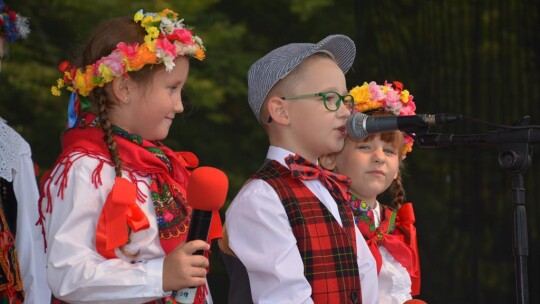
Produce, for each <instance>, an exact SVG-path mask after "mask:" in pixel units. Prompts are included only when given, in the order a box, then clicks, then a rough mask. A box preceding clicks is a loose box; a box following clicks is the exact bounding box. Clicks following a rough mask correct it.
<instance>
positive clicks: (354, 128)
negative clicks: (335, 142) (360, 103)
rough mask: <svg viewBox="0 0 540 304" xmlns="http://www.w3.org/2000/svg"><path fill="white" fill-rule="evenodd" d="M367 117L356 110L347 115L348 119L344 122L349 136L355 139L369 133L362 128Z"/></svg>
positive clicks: (366, 135) (362, 137)
mask: <svg viewBox="0 0 540 304" xmlns="http://www.w3.org/2000/svg"><path fill="white" fill-rule="evenodd" d="M368 117H369V116H368V115H366V114H364V113H361V112H357V113H354V114H353V115H351V116H350V117H349V120H347V124H346V127H347V134H349V136H350V137H352V138H355V139H364V138H366V137H368V135H369V133H368V132H367V130H366V129H365V128H364V121H365V120H366V119H367V118H368Z"/></svg>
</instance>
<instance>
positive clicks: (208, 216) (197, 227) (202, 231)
mask: <svg viewBox="0 0 540 304" xmlns="http://www.w3.org/2000/svg"><path fill="white" fill-rule="evenodd" d="M211 222H212V211H204V210H198V209H193V211H192V213H191V223H190V224H189V230H188V235H187V241H188V242H189V241H193V240H203V241H205V242H206V239H207V238H208V231H209V230H210V223H211ZM203 252H204V251H203V250H197V251H196V252H195V253H194V254H198V255H202V254H203Z"/></svg>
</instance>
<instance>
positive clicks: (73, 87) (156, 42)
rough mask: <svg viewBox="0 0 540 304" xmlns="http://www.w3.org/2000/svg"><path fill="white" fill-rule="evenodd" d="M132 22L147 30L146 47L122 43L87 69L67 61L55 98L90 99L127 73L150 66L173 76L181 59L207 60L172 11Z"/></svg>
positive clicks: (54, 89) (140, 15)
mask: <svg viewBox="0 0 540 304" xmlns="http://www.w3.org/2000/svg"><path fill="white" fill-rule="evenodd" d="M133 20H134V21H135V22H136V23H139V22H140V24H141V26H142V27H143V28H144V29H145V30H146V36H145V37H144V43H143V44H141V45H139V44H138V43H134V44H126V43H124V42H120V43H118V44H117V45H116V49H115V50H113V51H112V53H111V54H109V55H107V56H105V57H102V58H101V59H99V60H98V61H96V62H95V63H93V64H91V65H87V66H86V67H84V68H77V67H71V66H70V64H69V62H68V61H63V62H61V63H60V65H59V66H58V68H59V70H60V71H61V72H63V74H64V75H63V78H60V79H58V80H57V85H56V86H53V87H52V88H51V92H52V94H53V95H54V96H60V95H61V90H62V89H66V90H68V91H70V92H73V93H77V94H79V95H81V96H85V97H86V96H88V95H89V94H90V92H91V91H92V90H93V89H95V88H96V87H102V86H103V85H105V84H106V83H109V82H111V81H112V80H113V79H114V78H117V77H121V76H123V75H125V74H126V73H127V72H132V71H138V70H140V69H142V68H143V66H145V65H147V64H160V63H163V64H165V69H166V70H167V72H170V71H171V70H172V69H173V68H174V66H175V64H174V59H176V58H177V57H178V56H189V57H194V58H196V59H198V60H201V61H202V60H204V58H205V50H206V49H205V47H204V45H203V42H202V40H201V38H199V37H198V36H195V35H193V34H192V32H191V30H190V28H189V27H187V26H186V25H185V24H184V19H178V14H177V13H175V12H174V11H172V10H170V9H165V10H163V11H162V12H159V13H149V12H147V13H144V12H143V11H142V10H139V11H138V12H137V13H135V16H134V17H133Z"/></svg>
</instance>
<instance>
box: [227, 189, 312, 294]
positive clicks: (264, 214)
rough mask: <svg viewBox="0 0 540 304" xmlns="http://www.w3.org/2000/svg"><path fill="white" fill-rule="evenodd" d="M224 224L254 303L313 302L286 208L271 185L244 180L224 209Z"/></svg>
mask: <svg viewBox="0 0 540 304" xmlns="http://www.w3.org/2000/svg"><path fill="white" fill-rule="evenodd" d="M226 225H227V232H228V235H229V246H230V248H231V249H232V250H233V251H234V253H235V254H236V255H237V256H238V258H239V259H240V261H242V263H243V264H244V266H246V269H247V272H248V276H249V281H250V285H251V294H252V299H253V301H254V302H255V303H260V304H268V303H272V304H274V303H280V304H287V303H291V304H293V303H294V304H309V303H313V301H312V299H311V286H310V285H309V282H308V281H307V279H306V278H305V276H304V263H303V261H302V258H301V256H300V252H299V250H298V247H297V245H296V239H295V237H294V235H293V233H292V230H291V226H290V224H289V220H288V218H287V214H286V212H285V208H284V207H283V205H282V204H281V202H280V200H279V197H278V195H277V193H276V192H275V191H274V189H272V187H271V186H270V185H268V184H267V183H266V182H264V181H262V180H252V181H250V182H249V183H248V184H246V185H245V186H244V187H243V188H242V189H241V190H240V192H239V193H238V195H237V196H236V198H235V199H234V200H233V202H232V203H231V205H230V206H229V208H228V209H227V213H226Z"/></svg>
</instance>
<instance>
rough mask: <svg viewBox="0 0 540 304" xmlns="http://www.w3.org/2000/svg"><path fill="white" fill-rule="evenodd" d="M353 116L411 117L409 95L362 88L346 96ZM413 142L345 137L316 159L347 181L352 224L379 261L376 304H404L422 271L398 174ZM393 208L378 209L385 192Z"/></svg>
mask: <svg viewBox="0 0 540 304" xmlns="http://www.w3.org/2000/svg"><path fill="white" fill-rule="evenodd" d="M349 94H350V95H352V96H353V97H354V104H355V107H354V111H358V112H363V113H366V114H368V115H372V116H388V115H396V116H399V115H414V111H415V109H416V106H415V103H414V101H413V95H411V94H409V91H407V90H404V89H403V84H402V83H400V82H398V81H395V82H394V83H387V82H385V83H384V85H378V84H377V83H375V82H370V83H364V84H363V85H362V86H356V87H354V88H353V89H352V90H350V91H349ZM412 143H413V139H412V138H411V137H410V136H409V135H407V134H406V133H402V132H401V131H397V130H396V131H386V132H382V133H377V134H372V135H369V136H368V137H367V138H364V139H354V138H352V137H350V136H349V137H348V138H347V140H346V141H345V146H344V147H343V150H341V151H340V152H337V153H334V154H329V155H325V156H323V157H321V158H320V162H321V165H322V166H323V167H325V168H327V169H329V170H333V171H335V172H337V173H339V174H343V175H346V176H348V177H349V178H350V179H351V186H350V188H349V194H350V199H349V203H350V206H351V208H352V210H353V214H354V216H355V222H356V225H357V226H358V228H359V230H360V232H361V233H362V235H363V236H364V238H365V239H366V242H367V243H368V246H369V247H370V250H371V252H372V254H373V256H374V257H375V260H376V261H377V269H378V274H379V300H380V302H381V303H403V302H405V301H407V300H409V299H411V298H412V296H414V295H417V294H419V292H420V265H419V259H418V249H417V244H416V228H415V227H414V225H413V224H414V212H413V209H412V204H411V203H409V202H407V203H404V197H405V190H404V189H403V184H402V181H401V174H400V169H401V168H402V165H403V163H402V162H403V159H405V155H406V154H407V153H408V152H411V150H412ZM387 190H388V192H389V193H390V195H391V196H392V206H387V205H383V204H380V203H379V201H378V200H377V198H378V196H379V195H380V194H382V193H383V192H385V191H387Z"/></svg>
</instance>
